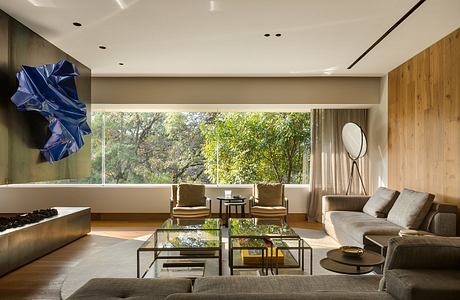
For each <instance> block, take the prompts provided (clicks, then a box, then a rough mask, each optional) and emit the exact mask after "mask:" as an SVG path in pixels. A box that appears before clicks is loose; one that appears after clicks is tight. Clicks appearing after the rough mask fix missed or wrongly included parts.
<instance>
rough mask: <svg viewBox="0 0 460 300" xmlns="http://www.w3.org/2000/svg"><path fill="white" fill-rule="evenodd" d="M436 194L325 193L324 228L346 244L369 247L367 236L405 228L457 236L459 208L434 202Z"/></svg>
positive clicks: (382, 190) (392, 232)
mask: <svg viewBox="0 0 460 300" xmlns="http://www.w3.org/2000/svg"><path fill="white" fill-rule="evenodd" d="M433 199H434V195H431V194H428V193H423V192H416V191H412V190H408V189H405V190H403V191H402V193H401V194H400V193H399V192H397V191H394V190H390V189H386V188H379V189H378V190H377V191H376V192H375V193H374V195H373V196H372V197H370V196H361V195H357V196H345V195H334V196H324V197H323V199H322V212H323V216H322V217H323V226H324V230H325V231H326V232H327V234H329V235H330V236H331V237H333V238H334V239H335V240H337V241H338V242H339V243H340V244H342V245H348V246H358V247H366V246H368V245H369V242H368V241H367V240H366V239H365V238H364V236H365V235H371V234H373V235H395V236H397V235H398V233H399V231H400V230H401V229H416V230H423V231H429V232H432V233H434V234H435V235H440V236H455V235H456V226H457V218H456V216H457V215H456V213H457V207H456V206H455V205H449V204H440V203H434V202H433Z"/></svg>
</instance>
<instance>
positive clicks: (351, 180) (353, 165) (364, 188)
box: [346, 159, 367, 195]
mask: <svg viewBox="0 0 460 300" xmlns="http://www.w3.org/2000/svg"><path fill="white" fill-rule="evenodd" d="M352 161H353V162H352V163H351V171H350V177H348V187H347V192H346V195H349V193H350V191H351V185H352V184H353V175H354V170H355V168H356V173H357V174H358V177H359V182H360V183H361V186H362V187H363V191H364V195H367V191H366V187H365V186H364V181H363V178H362V177H361V172H360V171H359V167H358V162H357V161H356V160H355V159H352Z"/></svg>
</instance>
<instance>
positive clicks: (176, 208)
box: [169, 184, 211, 218]
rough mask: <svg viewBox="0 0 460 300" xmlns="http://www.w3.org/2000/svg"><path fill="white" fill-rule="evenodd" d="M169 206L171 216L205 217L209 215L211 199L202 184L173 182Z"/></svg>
mask: <svg viewBox="0 0 460 300" xmlns="http://www.w3.org/2000/svg"><path fill="white" fill-rule="evenodd" d="M169 208H170V214H171V218H205V217H209V216H211V199H209V198H208V197H206V196H205V187H204V185H202V184H173V185H171V198H170V200H169Z"/></svg>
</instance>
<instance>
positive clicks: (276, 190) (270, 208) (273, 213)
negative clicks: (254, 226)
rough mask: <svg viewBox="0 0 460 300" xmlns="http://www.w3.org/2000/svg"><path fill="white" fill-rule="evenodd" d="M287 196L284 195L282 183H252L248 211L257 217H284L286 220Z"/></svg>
mask: <svg viewBox="0 0 460 300" xmlns="http://www.w3.org/2000/svg"><path fill="white" fill-rule="evenodd" d="M288 209H289V201H288V198H287V197H285V196H284V184H264V183H257V184H254V187H253V191H252V196H251V197H250V198H249V213H250V215H251V216H253V217H258V218H284V220H285V221H286V222H287V216H288Z"/></svg>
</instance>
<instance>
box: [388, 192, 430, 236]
mask: <svg viewBox="0 0 460 300" xmlns="http://www.w3.org/2000/svg"><path fill="white" fill-rule="evenodd" d="M433 200H434V195H433V194H429V193H422V192H416V191H413V190H409V189H404V190H403V191H402V193H401V195H399V197H398V199H397V200H396V202H395V204H393V207H392V208H391V210H390V212H389V213H388V218H387V220H388V221H390V222H391V223H394V224H396V225H399V226H401V227H404V228H407V229H418V228H419V227H420V225H421V224H422V222H423V220H424V219H425V217H426V215H427V214H428V211H429V210H430V207H431V204H432V203H433Z"/></svg>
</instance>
